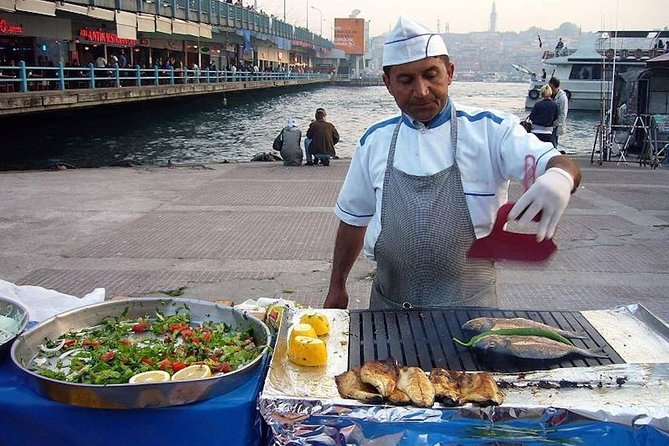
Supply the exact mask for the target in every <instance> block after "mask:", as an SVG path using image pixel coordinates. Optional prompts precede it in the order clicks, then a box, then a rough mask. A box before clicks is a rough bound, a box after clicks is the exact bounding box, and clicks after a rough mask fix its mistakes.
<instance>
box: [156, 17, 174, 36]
mask: <svg viewBox="0 0 669 446" xmlns="http://www.w3.org/2000/svg"><path fill="white" fill-rule="evenodd" d="M156 32H159V33H163V34H172V21H171V20H170V19H168V18H166V17H160V16H156Z"/></svg>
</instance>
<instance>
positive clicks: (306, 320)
mask: <svg viewBox="0 0 669 446" xmlns="http://www.w3.org/2000/svg"><path fill="white" fill-rule="evenodd" d="M300 322H301V323H302V324H309V325H311V326H312V327H314V330H316V334H317V335H318V336H325V335H326V334H328V333H330V321H329V320H328V318H327V317H326V316H325V315H324V314H322V313H306V314H303V315H302V317H301V318H300Z"/></svg>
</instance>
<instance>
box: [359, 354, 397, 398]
mask: <svg viewBox="0 0 669 446" xmlns="http://www.w3.org/2000/svg"><path fill="white" fill-rule="evenodd" d="M399 371H400V370H399V367H398V365H397V361H396V360H394V359H392V358H389V359H388V360H387V361H385V362H380V361H367V362H365V363H364V364H363V365H362V367H361V368H360V380H361V381H362V382H364V383H367V384H371V385H372V386H374V387H375V388H376V390H377V391H378V392H379V393H380V394H381V395H382V396H384V397H388V396H390V395H391V394H392V393H393V390H395V386H396V385H397V379H398V376H399Z"/></svg>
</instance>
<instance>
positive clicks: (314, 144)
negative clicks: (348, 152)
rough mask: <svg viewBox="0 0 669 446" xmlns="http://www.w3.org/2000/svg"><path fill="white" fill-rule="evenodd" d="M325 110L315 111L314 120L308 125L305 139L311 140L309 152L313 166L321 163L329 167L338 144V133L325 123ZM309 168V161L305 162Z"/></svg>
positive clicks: (332, 126)
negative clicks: (312, 159) (312, 158)
mask: <svg viewBox="0 0 669 446" xmlns="http://www.w3.org/2000/svg"><path fill="white" fill-rule="evenodd" d="M326 116H327V113H325V109H323V108H317V109H316V120H315V121H313V122H312V123H311V125H309V130H307V138H309V139H311V145H310V149H311V150H310V151H311V154H312V155H313V157H314V164H318V161H320V162H321V164H322V165H324V166H329V165H330V158H331V157H335V156H336V153H335V149H334V146H335V144H337V143H338V142H339V133H338V132H337V129H336V128H335V126H334V125H332V124H331V123H329V122H327V121H326V120H325V117H326ZM307 165H308V166H309V165H310V164H309V160H307Z"/></svg>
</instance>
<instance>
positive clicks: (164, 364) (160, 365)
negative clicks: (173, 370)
mask: <svg viewBox="0 0 669 446" xmlns="http://www.w3.org/2000/svg"><path fill="white" fill-rule="evenodd" d="M170 367H172V362H171V361H170V360H169V359H163V360H162V361H160V362H159V363H158V368H159V369H160V370H165V369H169V368H170Z"/></svg>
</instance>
